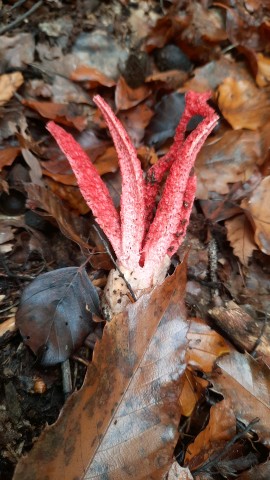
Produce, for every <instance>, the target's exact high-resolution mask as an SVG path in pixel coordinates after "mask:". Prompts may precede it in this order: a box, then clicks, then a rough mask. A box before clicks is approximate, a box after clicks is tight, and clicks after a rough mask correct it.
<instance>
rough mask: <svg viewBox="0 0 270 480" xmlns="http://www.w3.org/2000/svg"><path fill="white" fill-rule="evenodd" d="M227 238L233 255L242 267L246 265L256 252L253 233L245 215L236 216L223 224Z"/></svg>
mask: <svg viewBox="0 0 270 480" xmlns="http://www.w3.org/2000/svg"><path fill="white" fill-rule="evenodd" d="M225 225H226V228H227V237H228V240H229V242H230V244H231V247H232V249H233V252H234V254H235V255H236V257H238V258H239V260H240V262H241V263H242V264H243V265H246V266H247V265H248V262H249V259H250V257H251V255H252V253H253V252H254V250H256V248H257V247H256V243H255V242H254V232H253V229H252V227H251V225H250V222H249V221H248V219H247V217H246V215H245V214H242V215H237V216H236V217H234V218H230V219H229V220H226V222H225Z"/></svg>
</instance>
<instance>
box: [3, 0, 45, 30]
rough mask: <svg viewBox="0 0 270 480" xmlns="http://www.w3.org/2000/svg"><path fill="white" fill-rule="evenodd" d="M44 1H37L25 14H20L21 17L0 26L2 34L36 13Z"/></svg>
mask: <svg viewBox="0 0 270 480" xmlns="http://www.w3.org/2000/svg"><path fill="white" fill-rule="evenodd" d="M42 3H43V0H39V2H37V3H35V4H34V5H33V6H32V7H31V8H30V10H28V11H27V12H25V13H24V14H23V15H20V16H19V17H17V18H16V19H15V20H13V22H11V23H9V24H8V25H6V26H5V27H2V28H0V35H3V33H6V32H8V31H9V30H12V28H14V27H16V26H17V25H18V24H19V23H21V22H23V20H25V19H26V18H27V17H29V16H30V15H32V13H34V12H35V11H36V10H37V9H38V8H39V7H41V5H42Z"/></svg>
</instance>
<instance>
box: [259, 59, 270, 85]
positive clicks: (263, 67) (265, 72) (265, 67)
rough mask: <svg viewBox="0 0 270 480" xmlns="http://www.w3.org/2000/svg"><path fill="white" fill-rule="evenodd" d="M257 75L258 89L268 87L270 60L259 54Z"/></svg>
mask: <svg viewBox="0 0 270 480" xmlns="http://www.w3.org/2000/svg"><path fill="white" fill-rule="evenodd" d="M256 57H257V58H256V60H257V75H256V83H257V85H258V87H266V86H267V85H269V83H270V59H269V57H265V56H264V55H263V54H262V53H257V55H256Z"/></svg>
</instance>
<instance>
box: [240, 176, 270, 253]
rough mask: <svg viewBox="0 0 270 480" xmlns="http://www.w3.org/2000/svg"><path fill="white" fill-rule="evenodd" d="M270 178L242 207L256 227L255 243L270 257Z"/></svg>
mask: <svg viewBox="0 0 270 480" xmlns="http://www.w3.org/2000/svg"><path fill="white" fill-rule="evenodd" d="M269 202H270V176H268V177H265V178H264V179H263V180H262V181H261V183H260V185H259V186H258V187H257V188H256V189H255V190H254V191H253V193H252V195H251V197H250V198H249V200H247V199H245V200H243V202H242V206H243V207H244V208H245V209H246V210H247V212H248V213H249V216H250V217H251V221H252V223H253V225H254V227H255V242H256V244H257V245H258V247H259V248H260V249H261V251H262V252H263V253H266V254H267V255H270V215H269Z"/></svg>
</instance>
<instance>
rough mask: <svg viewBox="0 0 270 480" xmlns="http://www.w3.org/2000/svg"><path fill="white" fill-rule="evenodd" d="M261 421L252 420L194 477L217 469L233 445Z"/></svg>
mask: <svg viewBox="0 0 270 480" xmlns="http://www.w3.org/2000/svg"><path fill="white" fill-rule="evenodd" d="M259 421H260V419H259V418H258V417H257V418H254V420H252V421H251V422H250V423H249V424H248V425H247V426H246V427H245V428H244V429H243V430H242V431H241V432H239V433H238V434H237V435H235V436H234V437H233V438H232V439H231V440H230V441H229V442H228V443H227V444H226V446H225V447H224V448H223V450H222V452H221V453H219V454H218V455H216V456H215V457H214V458H212V460H208V461H207V462H205V464H204V465H202V467H199V468H198V469H197V470H194V471H193V472H192V475H194V476H195V475H198V474H199V473H201V472H205V471H210V469H211V468H212V467H215V466H216V465H217V463H218V462H219V461H220V460H221V459H222V458H224V456H225V455H226V453H228V452H229V450H230V448H231V447H232V445H234V443H235V442H237V440H240V439H241V438H243V436H244V435H245V433H247V432H249V431H250V430H251V428H252V427H253V425H255V423H258V422H259Z"/></svg>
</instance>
